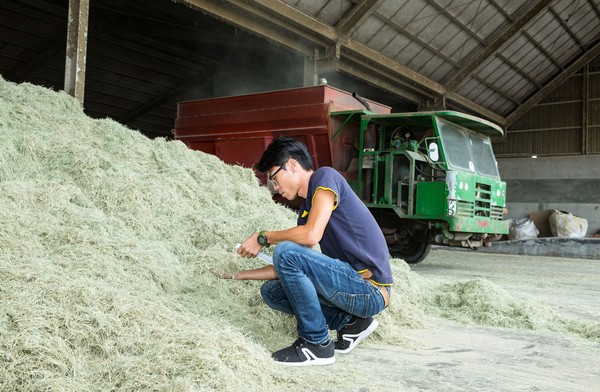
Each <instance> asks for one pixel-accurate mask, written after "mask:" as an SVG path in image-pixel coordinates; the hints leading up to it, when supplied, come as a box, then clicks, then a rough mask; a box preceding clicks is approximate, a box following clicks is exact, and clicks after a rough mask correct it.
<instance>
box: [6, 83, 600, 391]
mask: <svg viewBox="0 0 600 392" xmlns="http://www.w3.org/2000/svg"><path fill="white" fill-rule="evenodd" d="M0 223H1V224H0V303H1V304H2V311H1V312H0V361H2V363H3V366H2V368H0V389H2V390H72V391H75V390H77V391H83V390H86V391H87V390H180V391H187V390H236V391H238V390H245V391H246V390H259V391H265V390H286V389H289V390H294V389H303V390H304V389H320V388H332V389H335V388H345V389H347V387H344V386H343V385H341V384H339V378H338V377H333V378H331V380H329V381H327V380H323V379H322V378H317V379H313V378H311V377H303V373H290V372H287V371H284V369H282V368H280V367H278V366H276V365H275V364H273V363H272V361H271V359H270V352H271V351H272V350H275V349H277V348H281V347H282V346H283V345H286V344H289V343H290V342H291V341H292V340H293V339H294V338H295V331H294V329H295V323H294V320H293V319H292V318H291V317H290V316H285V315H282V314H279V313H277V312H273V311H271V310H270V309H268V308H267V307H266V306H265V305H264V304H263V303H262V301H261V299H260V295H259V293H258V287H259V285H260V282H239V281H233V282H232V281H220V280H217V279H216V278H215V277H214V276H213V275H212V274H211V273H210V272H209V270H211V269H218V270H221V271H234V270H237V269H239V268H253V267H256V266H259V265H260V262H259V261H258V260H246V259H241V258H239V257H237V255H235V254H234V253H233V251H232V246H233V245H234V244H235V243H236V242H239V241H240V240H241V239H243V238H245V237H246V236H248V235H249V234H251V233H253V232H254V231H256V230H257V229H258V228H268V229H280V228H285V227H289V226H292V225H294V224H295V215H294V213H293V212H292V211H290V210H288V209H286V208H283V207H281V206H279V205H277V204H275V203H273V202H272V201H271V198H270V194H269V192H268V191H267V190H266V189H265V188H263V187H260V186H259V184H258V182H257V180H256V178H255V177H254V175H253V173H252V171H250V170H248V169H243V168H240V167H236V166H229V165H225V164H223V163H222V162H221V161H219V160H218V159H217V158H215V157H214V156H211V155H207V154H203V153H200V152H196V151H191V150H189V149H188V148H186V147H185V145H184V144H182V143H180V142H168V141H164V140H160V139H158V140H149V139H147V138H145V137H143V136H142V135H141V134H139V133H138V132H135V131H132V130H129V129H127V128H126V127H123V126H122V125H120V124H118V123H116V122H114V121H111V120H108V119H103V120H94V119H91V118H89V117H87V116H86V115H84V113H83V112H82V110H81V108H80V107H79V104H78V103H77V102H76V101H75V100H74V99H72V98H71V97H69V96H68V95H66V94H65V93H62V92H53V91H50V90H48V89H45V88H42V87H37V86H33V85H29V84H21V85H16V84H13V83H9V82H6V81H5V80H4V79H2V78H1V77H0ZM393 268H394V275H395V278H396V281H397V285H396V286H395V288H394V303H393V305H392V306H390V308H389V309H388V310H387V311H386V312H384V314H382V315H381V316H379V318H380V321H381V327H380V328H379V329H378V331H377V333H376V336H375V337H374V338H373V339H375V340H379V341H380V342H383V343H388V344H406V343H407V342H406V340H405V339H404V338H403V336H402V329H403V328H406V327H416V326H425V325H427V324H428V323H429V322H430V321H431V315H434V316H442V317H446V318H450V319H454V320H459V321H461V320H462V321H464V319H465V318H466V319H468V320H470V321H472V322H475V323H480V324H484V325H496V326H506V327H519V328H534V329H538V328H540V329H545V328H549V327H548V325H547V324H549V323H552V325H555V324H556V323H555V322H554V321H555V320H554V319H555V318H556V316H555V315H552V312H550V315H551V316H544V317H545V319H546V320H545V321H543V320H542V321H539V322H537V321H536V322H531V320H529V321H527V322H524V323H523V322H519V323H516V324H514V323H513V322H512V320H514V319H515V318H516V319H519V317H520V316H522V318H525V319H528V318H530V316H529V315H530V314H536V313H535V309H532V308H531V307H528V306H524V305H523V304H522V303H519V302H518V301H517V300H514V299H513V298H511V297H510V296H509V295H505V298H504V299H503V301H504V302H506V303H508V305H506V306H508V307H507V309H504V308H502V307H503V306H505V305H503V304H500V305H496V304H497V302H498V298H499V296H498V293H499V292H501V290H500V289H499V288H498V287H494V286H490V284H488V283H486V282H484V281H473V282H466V283H461V284H459V285H456V286H451V285H445V286H444V285H439V284H433V283H432V282H429V281H427V280H425V279H423V278H421V277H419V276H418V275H416V274H415V273H413V272H410V270H409V268H408V267H407V265H406V264H404V263H403V262H402V261H401V260H395V261H394V267H393ZM482 293H484V294H485V293H489V295H482ZM503 295H504V294H503ZM536 317H537V316H536ZM544 317H542V319H543V318H544ZM498 320H511V321H510V322H507V321H498ZM559 324H560V323H559ZM582 328H587V329H588V330H589V325H584V327H582ZM559 329H560V328H559ZM563 330H569V328H565V329H563ZM571 330H575V331H576V332H578V333H582V332H581V330H578V329H577V328H575V329H573V328H571ZM593 333H595V335H593V334H592V338H594V339H596V340H598V331H597V329H596V330H595V332H593ZM582 334H584V333H582ZM584 335H585V334H584ZM347 373H352V372H347ZM357 377H361V375H360V374H359V375H357ZM349 380H350V381H349V382H352V378H351V377H349ZM349 385H352V384H349Z"/></svg>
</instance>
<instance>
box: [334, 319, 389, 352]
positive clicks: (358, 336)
mask: <svg viewBox="0 0 600 392" xmlns="http://www.w3.org/2000/svg"><path fill="white" fill-rule="evenodd" d="M378 326H379V321H377V320H373V322H372V323H371V324H370V325H369V327H368V328H367V329H365V330H364V331H362V332H361V333H358V334H354V335H349V334H346V335H345V336H344V337H343V339H344V340H352V341H351V342H350V346H348V348H346V349H343V350H338V349H337V348H336V349H335V352H336V353H339V354H348V353H349V352H350V351H352V350H353V349H354V347H356V346H358V344H359V343H360V342H362V341H363V340H364V339H365V338H367V337H368V336H369V335H370V334H372V333H373V332H374V331H375V330H376V329H377V327H378ZM346 336H348V337H349V338H350V339H347V338H346Z"/></svg>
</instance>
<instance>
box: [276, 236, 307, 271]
mask: <svg viewBox="0 0 600 392" xmlns="http://www.w3.org/2000/svg"><path fill="white" fill-rule="evenodd" d="M299 246H301V245H298V244H296V243H295V242H291V241H283V242H280V243H279V244H277V246H276V247H275V250H274V251H273V264H274V266H275V268H277V267H278V266H279V265H281V264H282V263H286V262H289V261H290V260H291V259H292V258H291V257H290V256H289V255H290V254H291V253H292V252H293V251H294V249H297V248H298V247H299Z"/></svg>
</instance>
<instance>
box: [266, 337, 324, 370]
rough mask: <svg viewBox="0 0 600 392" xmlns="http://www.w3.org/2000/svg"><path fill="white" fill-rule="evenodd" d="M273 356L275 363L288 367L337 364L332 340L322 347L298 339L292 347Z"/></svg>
mask: <svg viewBox="0 0 600 392" xmlns="http://www.w3.org/2000/svg"><path fill="white" fill-rule="evenodd" d="M271 356H272V357H273V359H274V360H275V362H278V363H280V364H282V365H287V366H319V365H331V364H332V363H334V362H335V349H334V343H333V341H332V340H330V341H328V342H327V343H325V344H322V345H321V344H312V343H308V342H307V341H306V340H304V339H302V338H298V339H297V340H296V341H295V342H294V343H293V344H292V345H291V346H289V347H286V348H284V349H281V350H279V351H276V352H274V353H273V354H272V355H271Z"/></svg>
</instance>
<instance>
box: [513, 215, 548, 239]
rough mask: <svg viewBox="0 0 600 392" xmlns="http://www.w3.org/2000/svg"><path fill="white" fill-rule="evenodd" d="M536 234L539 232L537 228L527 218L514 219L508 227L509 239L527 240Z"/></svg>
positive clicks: (535, 236)
mask: <svg viewBox="0 0 600 392" xmlns="http://www.w3.org/2000/svg"><path fill="white" fill-rule="evenodd" d="M538 234H540V232H539V231H538V228H537V227H535V224H534V223H533V221H532V220H531V219H529V218H522V219H515V220H514V221H512V222H511V223H510V228H509V229H508V239H509V240H528V239H531V238H537V236H538Z"/></svg>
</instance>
